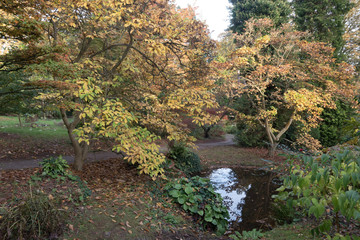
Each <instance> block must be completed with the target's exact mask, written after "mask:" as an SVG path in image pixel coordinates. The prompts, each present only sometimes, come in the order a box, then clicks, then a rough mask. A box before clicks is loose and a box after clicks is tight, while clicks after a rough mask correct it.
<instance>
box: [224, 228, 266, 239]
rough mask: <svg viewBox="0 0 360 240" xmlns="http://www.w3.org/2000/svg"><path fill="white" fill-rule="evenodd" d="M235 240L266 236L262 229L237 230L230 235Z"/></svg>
mask: <svg viewBox="0 0 360 240" xmlns="http://www.w3.org/2000/svg"><path fill="white" fill-rule="evenodd" d="M229 237H230V238H231V239H233V240H257V239H261V238H262V237H264V234H263V233H261V231H260V230H257V229H253V230H251V231H242V233H239V232H237V231H236V232H235V233H234V234H231V235H230V236H229Z"/></svg>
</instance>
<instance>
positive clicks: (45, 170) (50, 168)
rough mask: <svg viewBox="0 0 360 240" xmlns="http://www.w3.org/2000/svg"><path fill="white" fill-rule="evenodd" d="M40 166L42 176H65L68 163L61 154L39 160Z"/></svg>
mask: <svg viewBox="0 0 360 240" xmlns="http://www.w3.org/2000/svg"><path fill="white" fill-rule="evenodd" d="M40 165H41V166H42V174H41V175H42V176H48V177H51V178H58V177H59V176H63V177H67V176H68V175H69V174H68V171H67V170H68V168H69V164H68V163H67V161H66V160H65V159H63V158H62V157H61V156H59V157H57V158H54V157H50V158H46V159H44V160H43V161H42V162H40Z"/></svg>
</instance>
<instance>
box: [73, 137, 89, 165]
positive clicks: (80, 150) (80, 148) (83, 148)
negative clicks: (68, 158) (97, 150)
mask: <svg viewBox="0 0 360 240" xmlns="http://www.w3.org/2000/svg"><path fill="white" fill-rule="evenodd" d="M72 145H73V148H74V152H75V158H74V168H75V170H78V171H81V170H82V168H83V166H84V163H85V160H86V158H87V154H88V152H89V145H88V144H86V143H84V142H83V143H81V144H79V143H77V144H72Z"/></svg>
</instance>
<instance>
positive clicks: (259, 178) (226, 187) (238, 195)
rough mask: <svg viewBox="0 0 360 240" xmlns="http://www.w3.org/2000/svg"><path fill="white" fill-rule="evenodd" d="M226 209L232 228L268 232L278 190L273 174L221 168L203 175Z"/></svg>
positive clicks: (271, 222)
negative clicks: (260, 229) (276, 190)
mask: <svg viewBox="0 0 360 240" xmlns="http://www.w3.org/2000/svg"><path fill="white" fill-rule="evenodd" d="M204 175H205V176H206V177H208V178H210V181H211V183H212V184H213V186H214V188H215V191H216V192H218V193H220V194H221V196H222V197H223V199H224V202H225V205H226V206H227V207H228V209H229V213H230V219H229V220H230V223H231V227H232V228H233V229H235V230H238V231H241V230H251V229H253V228H263V229H268V228H271V225H273V221H272V220H271V217H270V203H271V195H272V194H273V193H274V190H275V189H276V188H277V185H276V184H275V183H274V182H273V177H274V176H273V174H272V173H269V172H265V171H261V170H246V169H242V168H220V169H216V170H211V171H209V172H206V173H204Z"/></svg>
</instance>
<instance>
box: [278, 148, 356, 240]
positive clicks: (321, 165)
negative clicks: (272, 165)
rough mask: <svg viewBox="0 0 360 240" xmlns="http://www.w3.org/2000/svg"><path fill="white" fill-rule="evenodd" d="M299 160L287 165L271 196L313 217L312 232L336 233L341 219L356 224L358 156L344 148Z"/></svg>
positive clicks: (339, 227)
mask: <svg viewBox="0 0 360 240" xmlns="http://www.w3.org/2000/svg"><path fill="white" fill-rule="evenodd" d="M301 163H302V164H297V165H295V164H294V165H291V166H290V174H289V176H286V177H285V178H284V182H283V186H281V187H280V188H279V189H278V192H279V194H278V195H276V196H274V197H275V199H277V200H278V201H285V202H286V204H287V205H288V206H289V207H294V208H298V209H302V210H303V211H304V213H305V214H306V215H308V216H309V217H310V216H312V217H315V218H316V219H317V222H318V223H319V224H318V225H317V226H315V227H314V228H313V229H312V233H313V234H319V233H328V234H330V232H331V231H332V232H334V231H335V232H337V233H340V232H341V231H342V230H343V228H344V227H343V225H342V224H341V221H342V220H346V221H347V225H348V224H349V223H351V224H353V225H357V227H359V226H360V222H359V220H360V158H359V156H356V155H355V154H354V153H353V152H351V151H350V150H347V149H345V150H341V151H338V152H334V153H330V154H323V155H322V156H320V157H317V158H314V157H310V156H301ZM332 226H334V227H332Z"/></svg>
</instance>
